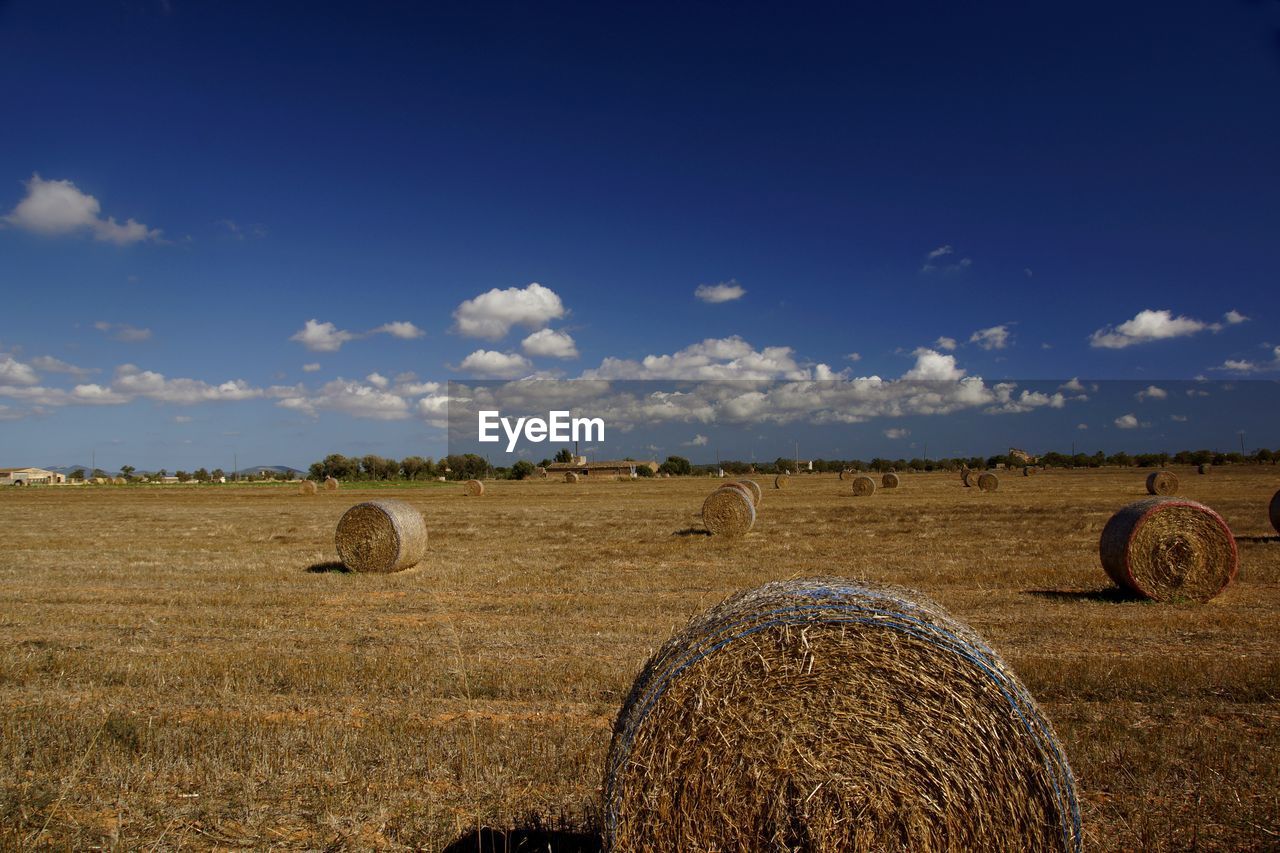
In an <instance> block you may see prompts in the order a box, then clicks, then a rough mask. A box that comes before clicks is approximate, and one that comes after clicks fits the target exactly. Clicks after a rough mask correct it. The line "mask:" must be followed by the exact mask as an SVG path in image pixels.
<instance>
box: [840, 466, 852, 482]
mask: <svg viewBox="0 0 1280 853" xmlns="http://www.w3.org/2000/svg"><path fill="white" fill-rule="evenodd" d="M852 474H853V471H852V469H849V468H846V469H844V470H843V471H841V472H840V479H841V480H847V479H848V478H849V477H850V476H851V475H852Z"/></svg>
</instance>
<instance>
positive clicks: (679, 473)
mask: <svg viewBox="0 0 1280 853" xmlns="http://www.w3.org/2000/svg"><path fill="white" fill-rule="evenodd" d="M658 473H660V474H670V475H671V476H673V477H687V476H689V475H690V474H692V473H693V465H692V464H690V462H689V460H688V459H685V458H684V457H683V456H668V457H667V461H666V462H663V463H662V464H661V465H659V466H658Z"/></svg>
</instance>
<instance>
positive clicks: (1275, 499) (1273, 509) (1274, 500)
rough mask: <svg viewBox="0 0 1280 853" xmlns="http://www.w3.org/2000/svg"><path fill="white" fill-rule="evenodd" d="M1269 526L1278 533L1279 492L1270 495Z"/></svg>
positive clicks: (1279, 526) (1279, 528)
mask: <svg viewBox="0 0 1280 853" xmlns="http://www.w3.org/2000/svg"><path fill="white" fill-rule="evenodd" d="M1269 511H1270V513H1271V526H1272V527H1274V528H1275V530H1276V533H1280V492H1276V493H1275V494H1274V495H1272V496H1271V506H1270V507H1269Z"/></svg>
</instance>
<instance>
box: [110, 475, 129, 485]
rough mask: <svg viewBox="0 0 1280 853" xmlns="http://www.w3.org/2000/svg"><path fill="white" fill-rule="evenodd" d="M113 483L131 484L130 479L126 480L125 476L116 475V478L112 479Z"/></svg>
mask: <svg viewBox="0 0 1280 853" xmlns="http://www.w3.org/2000/svg"><path fill="white" fill-rule="evenodd" d="M111 484H112V485H114V486H127V485H128V484H129V481H128V480H126V479H125V478H124V477H116V478H115V479H114V480H112V481H111Z"/></svg>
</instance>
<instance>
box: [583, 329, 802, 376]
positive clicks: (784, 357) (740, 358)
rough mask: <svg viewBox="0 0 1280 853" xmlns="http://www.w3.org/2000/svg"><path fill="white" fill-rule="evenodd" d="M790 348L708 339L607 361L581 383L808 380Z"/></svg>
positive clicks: (733, 340)
mask: <svg viewBox="0 0 1280 853" xmlns="http://www.w3.org/2000/svg"><path fill="white" fill-rule="evenodd" d="M812 377H813V371H812V370H811V369H809V368H807V367H805V366H803V365H801V364H800V363H799V362H798V361H797V360H796V357H795V352H794V351H793V350H792V349H791V347H765V348H763V349H761V350H757V349H756V348H755V347H753V346H752V345H751V344H749V343H747V342H746V341H744V340H743V339H742V338H740V337H738V336H736V335H734V336H733V337H728V338H707V339H706V340H704V341H702V342H700V343H696V344H691V345H690V346H687V347H685V348H684V349H682V350H679V351H677V352H674V353H671V354H670V355H647V356H645V357H644V358H643V359H641V360H640V361H634V360H630V359H618V358H606V359H604V361H602V362H600V366H599V367H597V368H593V369H590V370H585V371H583V373H582V378H584V379H811V378H812Z"/></svg>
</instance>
